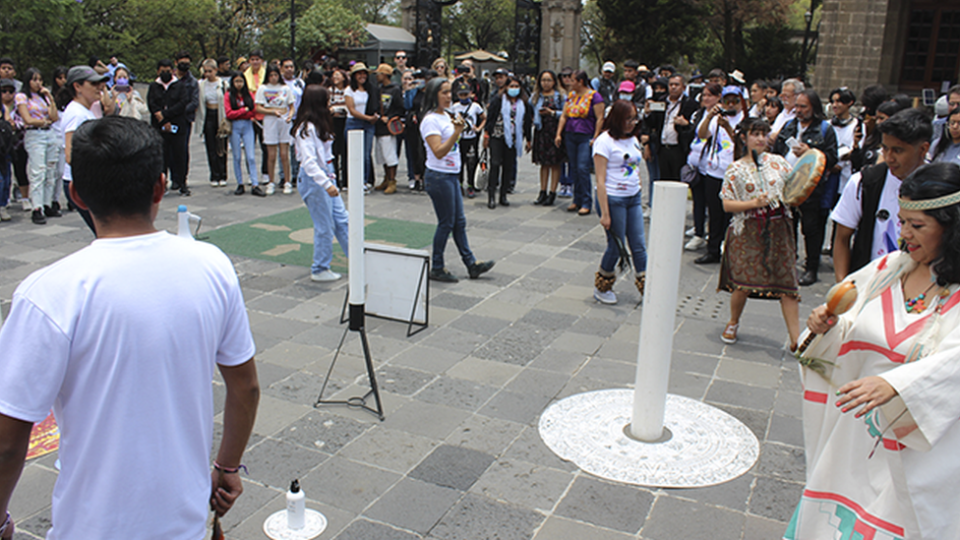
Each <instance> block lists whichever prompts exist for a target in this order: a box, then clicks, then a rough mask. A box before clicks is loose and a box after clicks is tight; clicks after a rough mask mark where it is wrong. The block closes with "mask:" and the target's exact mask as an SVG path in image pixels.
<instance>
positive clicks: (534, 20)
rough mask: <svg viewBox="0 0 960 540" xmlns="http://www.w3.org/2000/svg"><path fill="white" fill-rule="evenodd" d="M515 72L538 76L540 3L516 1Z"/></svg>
mask: <svg viewBox="0 0 960 540" xmlns="http://www.w3.org/2000/svg"><path fill="white" fill-rule="evenodd" d="M516 2H517V11H516V21H515V25H514V29H515V30H514V31H515V38H516V40H515V41H514V50H513V72H514V73H516V74H517V75H518V76H519V75H532V76H534V77H536V76H537V71H538V70H539V68H540V21H541V15H540V2H534V1H532V0H516Z"/></svg>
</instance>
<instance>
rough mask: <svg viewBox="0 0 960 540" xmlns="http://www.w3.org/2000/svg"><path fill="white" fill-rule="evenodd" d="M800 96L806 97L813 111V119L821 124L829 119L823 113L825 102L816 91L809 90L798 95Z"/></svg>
mask: <svg viewBox="0 0 960 540" xmlns="http://www.w3.org/2000/svg"><path fill="white" fill-rule="evenodd" d="M799 96H806V97H807V101H808V102H809V103H810V108H811V109H813V119H814V120H816V121H818V122H820V121H823V120H826V119H827V115H826V114H824V113H823V102H822V101H821V100H820V95H819V94H817V92H816V91H815V90H811V89H810V88H807V89H806V90H804V91H803V92H800V93H798V94H797V97H799Z"/></svg>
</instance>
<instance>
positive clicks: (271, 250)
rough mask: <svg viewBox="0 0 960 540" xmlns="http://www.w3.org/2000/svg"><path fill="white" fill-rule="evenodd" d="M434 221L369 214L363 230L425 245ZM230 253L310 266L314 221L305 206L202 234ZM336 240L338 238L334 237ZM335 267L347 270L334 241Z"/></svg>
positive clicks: (370, 238) (382, 239)
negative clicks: (426, 222)
mask: <svg viewBox="0 0 960 540" xmlns="http://www.w3.org/2000/svg"><path fill="white" fill-rule="evenodd" d="M435 228H436V226H435V225H428V224H425V223H417V222H413V221H403V220H399V219H388V218H377V217H370V216H368V217H367V219H366V226H365V227H364V234H365V237H366V241H367V242H377V243H383V244H390V245H395V246H402V247H407V248H412V249H422V248H424V247H427V246H429V245H430V242H431V241H432V240H433V231H434V229H435ZM204 236H205V238H204V239H205V240H206V241H207V242H210V243H212V244H215V245H217V246H219V247H220V249H222V250H223V251H224V252H226V253H229V254H231V255H241V256H244V257H251V258H254V259H262V260H265V261H272V262H277V263H281V264H291V265H297V266H310V263H311V261H312V260H313V222H312V221H311V220H310V214H309V213H308V212H307V208H306V207H301V208H298V209H296V210H291V211H289V212H281V213H279V214H274V215H272V216H267V217H264V218H259V219H254V220H251V221H247V222H244V223H238V224H236V225H230V226H228V227H222V228H220V229H217V230H215V231H209V232H208V233H206V235H204V234H203V233H201V237H204ZM334 244H336V239H334ZM331 266H332V267H333V269H334V270H336V271H338V272H343V271H346V268H347V261H346V257H344V256H343V251H342V250H341V249H340V247H339V246H338V245H334V249H333V264H332V265H331Z"/></svg>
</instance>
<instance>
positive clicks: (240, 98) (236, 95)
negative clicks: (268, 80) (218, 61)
mask: <svg viewBox="0 0 960 540" xmlns="http://www.w3.org/2000/svg"><path fill="white" fill-rule="evenodd" d="M237 77H240V78H241V79H242V80H243V88H240V89H239V90H238V89H237V87H236V86H234V85H233V81H234V79H236V78H237ZM227 93H229V94H230V108H232V109H239V108H240V107H241V106H243V107H246V108H248V109H250V110H253V96H251V95H250V88H248V87H247V78H246V77H244V76H243V73H240V72H239V71H231V72H230V84H229V85H228V87H227ZM241 104H242V105H241Z"/></svg>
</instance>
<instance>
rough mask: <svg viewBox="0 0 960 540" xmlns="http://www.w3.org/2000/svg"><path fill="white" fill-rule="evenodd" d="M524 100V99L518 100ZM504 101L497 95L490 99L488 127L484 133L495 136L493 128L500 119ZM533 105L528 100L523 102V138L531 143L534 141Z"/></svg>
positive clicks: (485, 127) (484, 129)
mask: <svg viewBox="0 0 960 540" xmlns="http://www.w3.org/2000/svg"><path fill="white" fill-rule="evenodd" d="M517 99H522V98H517ZM502 103H503V99H502V96H501V95H499V94H495V95H494V96H493V98H491V99H490V103H488V104H487V125H486V126H484V128H483V131H484V132H485V133H487V134H488V135H491V134H493V126H494V125H496V123H497V119H498V118H500V108H501V106H502ZM532 135H533V105H530V103H529V102H528V101H526V100H524V101H523V138H524V140H527V141H530V140H533V137H532Z"/></svg>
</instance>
